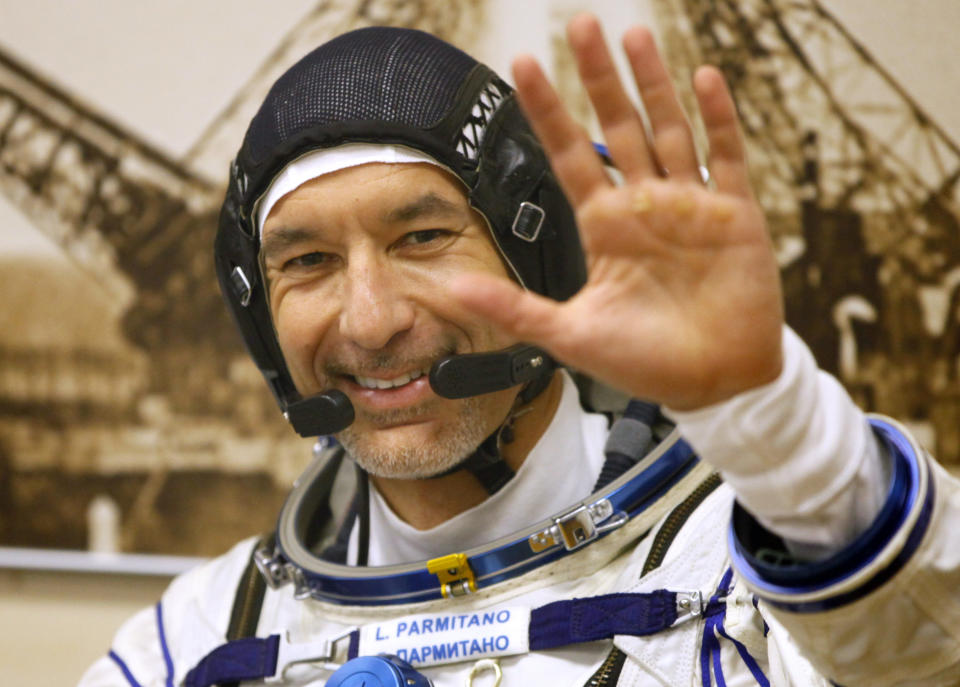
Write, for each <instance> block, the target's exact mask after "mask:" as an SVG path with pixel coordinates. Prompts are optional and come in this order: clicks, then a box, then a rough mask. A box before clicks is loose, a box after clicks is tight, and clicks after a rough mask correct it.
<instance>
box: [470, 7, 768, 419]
mask: <svg viewBox="0 0 960 687" xmlns="http://www.w3.org/2000/svg"><path fill="white" fill-rule="evenodd" d="M568 33H569V37H570V42H571V45H572V47H573V49H574V53H575V55H576V57H577V61H578V65H579V68H580V74H581V79H582V80H583V83H584V85H585V86H586V88H587V92H588V94H589V95H590V98H591V100H592V102H593V104H594V107H595V109H596V111H597V115H598V118H599V120H600V123H601V126H602V128H603V130H604V135H605V137H606V140H607V143H608V145H609V148H610V151H611V155H612V157H613V159H614V161H615V162H616V164H617V166H618V168H619V169H620V170H621V172H623V175H624V177H625V183H624V184H623V185H622V186H615V185H614V184H612V183H611V182H610V180H609V178H608V177H607V175H606V173H605V172H604V170H603V168H602V164H601V163H600V160H599V158H598V157H597V156H596V154H595V153H594V151H593V148H592V145H591V144H590V141H589V139H588V138H587V137H586V135H585V133H584V132H583V130H582V129H581V128H580V127H579V126H577V125H576V124H575V123H574V122H573V120H572V119H571V118H570V116H569V114H568V113H567V111H566V109H565V108H564V107H563V105H562V104H561V103H560V101H559V99H558V97H557V95H556V93H555V92H554V91H553V89H552V88H551V87H550V85H549V84H548V82H547V81H546V79H545V78H544V76H543V74H542V72H541V71H540V70H539V67H538V66H537V65H536V63H535V62H533V61H532V60H530V59H518V60H517V62H515V65H514V73H515V77H516V80H517V92H518V95H519V97H520V100H521V103H522V105H523V106H524V110H525V111H526V113H527V115H528V117H529V118H530V121H531V123H532V124H533V126H534V128H535V130H536V132H537V134H538V136H539V138H540V139H541V141H542V142H543V144H544V148H545V149H546V151H547V153H548V155H549V157H550V160H551V165H552V167H553V169H554V172H555V173H556V175H557V177H558V179H559V180H560V182H561V184H562V185H563V186H564V190H565V191H566V193H567V196H568V198H569V199H570V201H571V203H572V204H573V206H574V209H575V211H576V216H577V224H578V227H579V229H580V234H581V239H582V241H583V245H584V249H585V252H586V255H587V267H588V274H589V276H588V281H587V284H586V285H585V286H584V287H583V289H582V290H581V291H580V292H579V293H578V294H577V295H576V296H575V297H574V298H572V299H570V300H569V301H567V302H565V303H555V302H552V301H549V300H547V299H545V298H542V297H539V296H537V295H535V294H531V293H529V292H522V291H519V290H518V289H517V287H516V286H515V285H513V284H509V283H506V282H503V281H494V280H492V279H491V278H488V277H483V276H481V275H471V276H469V277H466V278H465V279H463V280H462V281H461V282H460V283H459V284H458V285H456V286H455V294H456V295H457V297H458V300H459V301H460V302H461V303H462V304H463V305H465V306H466V307H468V308H470V309H472V310H474V311H476V312H478V313H480V314H482V315H484V316H485V317H487V318H488V319H490V320H491V321H493V322H494V323H495V324H497V325H498V326H500V327H501V328H502V329H504V330H505V331H507V332H509V333H510V334H512V335H513V336H515V337H516V338H517V339H519V340H524V341H529V342H532V343H536V344H538V345H541V346H543V347H544V348H546V349H547V350H549V351H550V352H551V353H553V354H554V355H555V356H556V357H557V358H559V359H560V360H561V361H563V362H565V363H566V364H568V365H571V366H572V367H575V368H578V369H580V370H582V371H584V372H587V373H588V374H590V375H592V376H594V377H597V378H598V379H601V380H603V381H605V382H607V383H609V384H611V385H613V386H615V387H618V388H620V389H622V390H624V391H627V392H629V393H631V394H632V395H634V396H639V397H644V398H648V399H653V400H656V401H658V402H661V403H663V404H665V405H668V406H670V407H672V408H675V409H689V408H697V407H701V406H705V405H708V404H711V403H714V402H718V401H721V400H724V399H726V398H729V397H731V396H733V395H734V394H736V393H739V392H741V391H745V390H747V389H750V388H754V387H756V386H759V385H760V384H763V383H765V382H768V381H771V380H772V379H773V378H775V377H776V375H777V374H778V373H779V370H780V367H781V357H780V356H781V354H780V335H781V327H782V323H783V309H782V305H781V296H780V281H779V273H778V270H777V264H776V260H775V258H774V255H773V252H772V250H771V246H770V240H769V237H768V234H767V228H766V222H765V220H764V217H763V214H762V211H761V209H760V207H759V206H758V204H757V202H756V200H755V199H754V197H753V194H752V192H751V190H750V186H749V182H748V179H747V169H746V162H745V154H744V150H743V144H742V140H741V138H740V133H739V129H738V126H737V122H736V113H735V109H734V107H733V103H732V100H731V99H730V96H729V93H728V91H727V90H726V87H725V85H724V84H723V81H722V77H720V75H719V73H718V72H716V70H711V69H703V70H701V71H700V72H698V74H697V78H696V79H695V84H694V85H695V88H696V90H697V95H698V100H699V102H700V108H701V112H702V115H703V119H704V122H705V125H706V128H707V135H708V139H709V142H710V148H711V151H710V159H709V166H710V169H711V174H712V176H713V182H714V185H715V188H714V189H711V188H708V187H707V186H705V185H704V184H703V183H702V182H701V180H700V171H699V167H698V164H697V157H696V153H695V150H694V148H693V140H692V136H691V134H690V130H689V126H688V124H687V122H686V118H685V115H684V113H683V111H682V109H681V108H680V106H679V103H678V102H677V99H676V96H675V95H674V93H673V89H672V85H671V84H670V82H669V78H668V76H667V73H666V70H665V69H664V67H663V65H662V63H661V62H660V59H659V56H658V55H657V53H656V50H655V48H654V47H653V42H652V39H651V38H650V36H649V33H648V32H646V31H645V30H642V29H637V30H633V31H631V32H628V33H627V35H626V36H625V38H624V47H625V49H626V52H627V55H628V58H629V59H630V62H631V65H632V67H633V70H634V75H635V77H636V81H637V85H638V88H639V90H640V93H641V96H642V97H643V99H644V103H645V105H646V109H647V113H648V116H649V119H650V123H651V129H652V131H651V132H650V134H649V135H648V133H647V132H646V131H645V130H644V127H643V124H642V123H641V120H640V117H639V116H638V115H637V113H636V111H635V109H634V108H633V106H632V104H630V103H629V100H628V98H627V96H626V95H625V93H624V91H623V88H622V86H621V84H620V81H619V78H618V77H617V76H616V72H615V70H614V68H613V64H612V61H611V60H610V57H609V54H608V52H607V50H606V45H605V43H604V41H603V38H602V36H601V35H600V31H599V26H598V25H597V23H596V21H595V20H594V19H593V18H591V17H578V18H576V19H574V20H573V21H572V22H571V24H570V27H569V30H568ZM666 169H669V170H671V171H670V173H669V175H668V174H667V173H666V171H665V170H666Z"/></svg>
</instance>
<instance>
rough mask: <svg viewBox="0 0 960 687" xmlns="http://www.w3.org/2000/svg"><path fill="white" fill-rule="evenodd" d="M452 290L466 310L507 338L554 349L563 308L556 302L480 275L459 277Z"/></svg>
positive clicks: (503, 281)
mask: <svg viewBox="0 0 960 687" xmlns="http://www.w3.org/2000/svg"><path fill="white" fill-rule="evenodd" d="M450 291H451V295H452V296H453V298H454V299H455V300H456V301H457V302H458V303H459V304H460V305H461V306H462V307H463V308H465V309H466V310H468V311H470V312H473V313H475V314H477V315H480V316H481V317H483V318H484V319H486V320H488V321H489V322H491V323H492V324H493V325H494V326H496V327H497V329H499V330H500V331H502V332H504V333H506V334H507V335H509V336H511V337H513V338H515V339H517V340H519V341H524V342H526V343H531V344H537V345H538V346H542V347H543V348H546V349H547V350H550V349H552V348H553V344H554V343H555V342H556V340H557V334H558V332H559V330H560V329H561V328H560V327H559V326H558V321H559V319H560V313H559V309H560V305H559V304H558V303H557V302H556V301H553V300H551V299H549V298H545V297H543V296H540V295H537V294H535V293H531V292H530V291H525V290H524V289H523V288H521V287H520V286H518V285H517V284H515V283H513V282H511V281H507V280H505V279H502V278H497V277H494V276H492V275H489V274H483V273H479V272H478V273H470V274H463V275H460V276H458V277H457V278H456V279H455V280H454V281H453V282H451V284H450Z"/></svg>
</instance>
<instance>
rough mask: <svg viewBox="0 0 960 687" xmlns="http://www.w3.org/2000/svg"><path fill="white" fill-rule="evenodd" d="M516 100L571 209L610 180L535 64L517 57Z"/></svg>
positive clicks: (581, 129) (591, 148)
mask: <svg viewBox="0 0 960 687" xmlns="http://www.w3.org/2000/svg"><path fill="white" fill-rule="evenodd" d="M513 78H514V82H515V83H516V85H517V91H516V92H517V98H518V99H519V101H520V105H521V106H522V107H523V110H524V112H525V113H526V115H527V118H528V119H529V120H530V124H531V126H533V130H534V132H535V133H536V134H537V137H538V138H539V139H540V142H541V143H542V144H543V147H544V150H546V152H547V157H549V158H550V166H551V167H552V168H553V171H554V174H556V176H557V179H558V180H559V182H560V185H561V186H563V190H564V191H565V192H566V193H567V196H568V197H569V198H570V202H571V203H573V204H574V206H577V205H580V204H582V203H583V202H584V201H585V200H586V199H587V198H588V197H589V196H590V195H591V194H592V193H593V192H594V191H595V190H597V189H598V188H601V187H605V186H608V185H609V183H610V181H609V179H608V177H607V175H606V172H605V171H604V169H603V163H602V162H601V159H600V156H599V155H597V152H596V150H595V149H594V147H593V144H592V143H591V142H590V138H589V137H588V136H587V134H586V132H585V131H584V130H583V127H581V126H580V125H579V124H577V123H576V122H575V121H574V120H573V117H571V116H570V113H569V112H568V111H567V108H566V107H564V105H563V103H562V102H561V101H560V97H559V96H558V95H557V92H556V91H555V90H554V89H553V87H552V86H551V85H550V83H549V82H548V81H547V78H546V77H545V76H544V74H543V71H542V70H541V69H540V65H539V64H537V61H536V60H535V59H534V58H532V57H530V56H520V57H518V58H516V59H515V60H514V61H513Z"/></svg>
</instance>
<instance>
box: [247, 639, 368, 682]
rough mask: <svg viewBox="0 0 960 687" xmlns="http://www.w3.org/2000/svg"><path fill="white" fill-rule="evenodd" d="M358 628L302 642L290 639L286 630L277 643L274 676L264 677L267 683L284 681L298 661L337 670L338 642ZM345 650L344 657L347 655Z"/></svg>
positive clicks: (338, 664) (338, 665)
mask: <svg viewBox="0 0 960 687" xmlns="http://www.w3.org/2000/svg"><path fill="white" fill-rule="evenodd" d="M357 629H358V628H356V627H351V628H348V629H346V630H344V631H343V632H341V633H340V634H338V635H336V636H335V637H333V638H332V639H324V640H323V641H322V642H300V643H296V644H295V643H293V642H291V641H290V633H289V632H284V633H283V634H281V635H280V642H279V644H278V645H277V670H276V672H275V673H274V674H273V677H268V678H264V682H266V683H267V684H272V683H277V682H284V681H285V680H286V673H287V669H288V668H289V667H290V666H293V665H295V664H297V663H322V664H323V667H324V668H327V669H328V670H336V669H337V668H339V667H340V665H341V664H340V663H336V662H335V660H336V658H337V644H338V643H339V642H341V641H343V640H344V639H349V637H350V635H352V634H353V633H354V632H356V631H357ZM317 644H319V645H320V646H319V648H318V647H317ZM345 652H346V650H344V653H343V657H344V658H345V657H346V653H345Z"/></svg>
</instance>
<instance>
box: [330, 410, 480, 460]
mask: <svg viewBox="0 0 960 687" xmlns="http://www.w3.org/2000/svg"><path fill="white" fill-rule="evenodd" d="M471 400H472V399H471ZM466 405H467V406H471V405H473V404H471V403H468V404H466ZM474 410H475V409H474ZM363 424H366V423H363V422H362V421H361V422H357V423H355V424H354V425H352V426H351V427H348V428H347V429H345V430H344V431H343V432H341V433H340V434H339V435H338V436H337V439H338V440H339V441H340V443H341V444H343V446H344V448H345V449H346V450H347V453H348V454H350V457H351V458H353V460H354V461H356V463H357V464H358V465H359V466H360V467H361V468H363V469H364V470H365V471H367V472H368V473H370V474H371V475H375V476H377V477H385V478H389V479H424V478H427V477H432V476H434V475H438V474H441V473H443V472H446V471H447V470H449V469H450V468H452V467H454V466H455V465H457V464H459V463H461V462H462V461H463V460H465V459H466V458H467V457H468V456H469V455H470V454H472V453H473V452H474V451H475V450H476V449H477V447H478V446H479V445H480V444H481V442H483V440H484V439H486V438H487V436H488V435H489V434H490V433H491V432H492V431H493V429H488V428H487V427H486V426H485V423H481V422H480V421H479V418H478V414H477V413H476V412H469V410H468V409H466V408H465V409H464V410H463V411H461V412H460V413H458V417H456V418H454V419H451V420H448V421H447V422H442V423H441V422H436V421H430V422H414V423H409V424H403V425H398V426H393V427H387V428H381V429H374V428H370V427H363V426H362V425H363Z"/></svg>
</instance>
